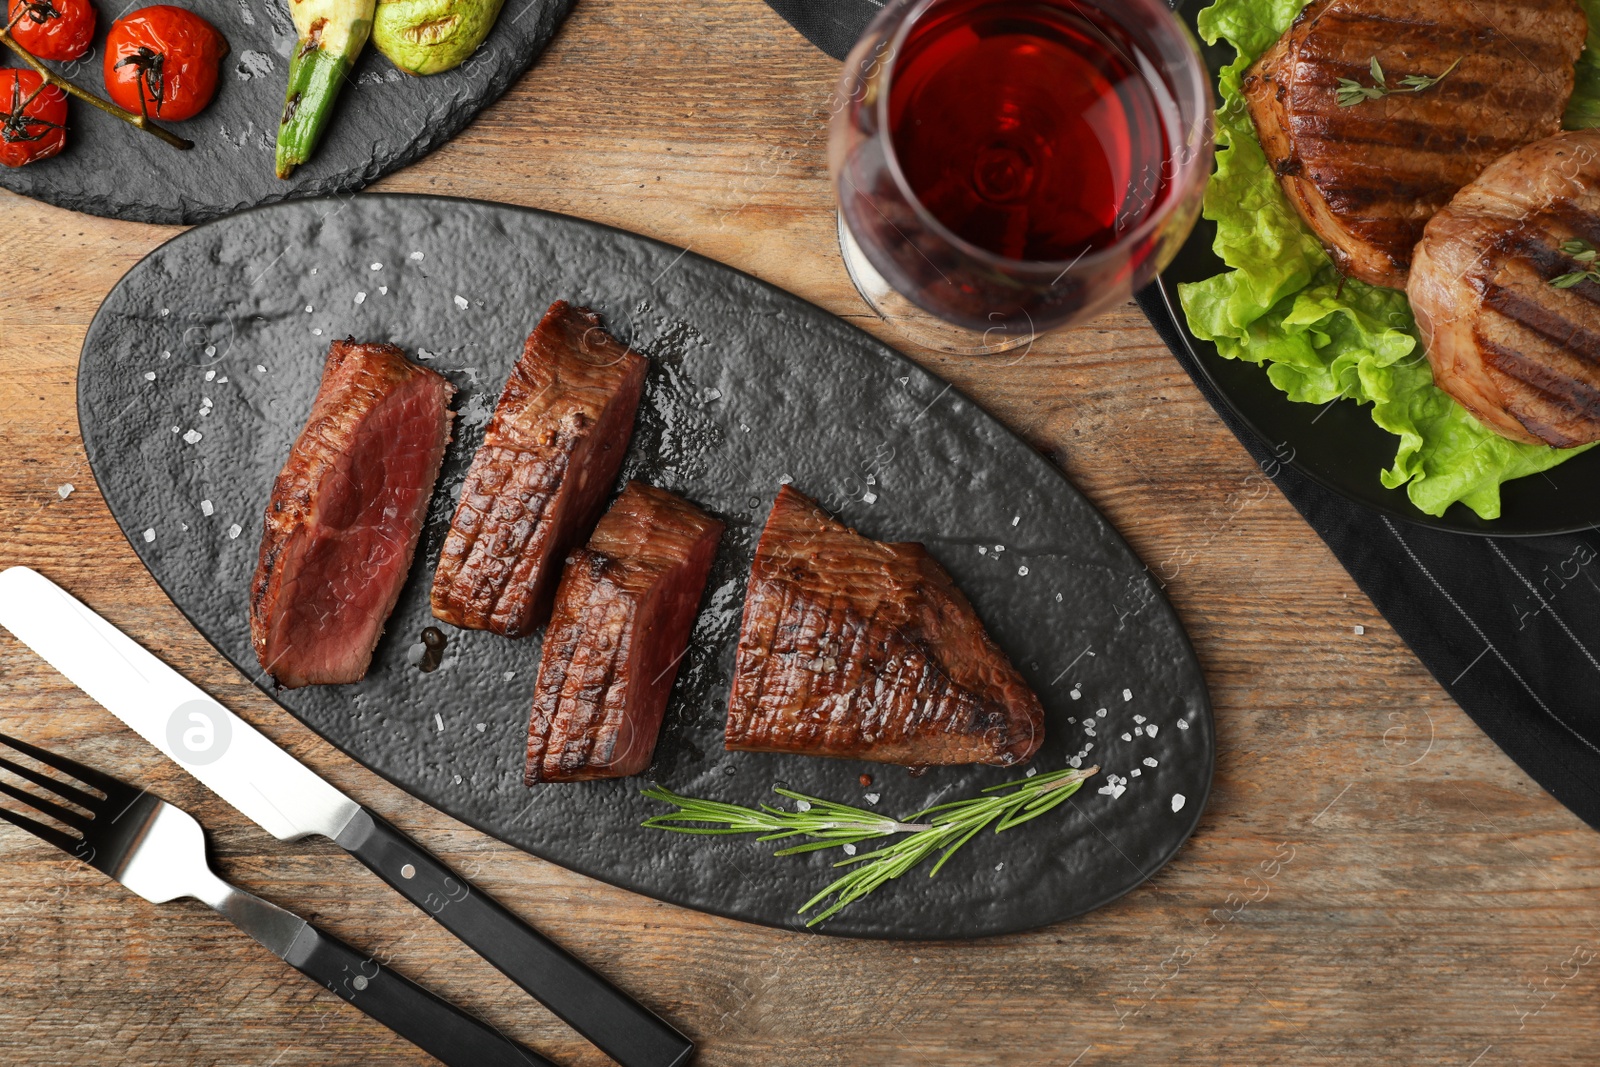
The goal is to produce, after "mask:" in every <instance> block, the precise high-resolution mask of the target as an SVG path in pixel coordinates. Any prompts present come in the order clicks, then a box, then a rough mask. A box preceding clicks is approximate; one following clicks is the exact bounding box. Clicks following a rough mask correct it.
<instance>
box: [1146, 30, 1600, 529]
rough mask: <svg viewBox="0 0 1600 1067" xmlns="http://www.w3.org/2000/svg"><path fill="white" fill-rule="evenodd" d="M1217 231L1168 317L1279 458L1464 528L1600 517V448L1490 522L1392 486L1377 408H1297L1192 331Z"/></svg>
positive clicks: (1541, 525)
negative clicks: (1194, 298)
mask: <svg viewBox="0 0 1600 1067" xmlns="http://www.w3.org/2000/svg"><path fill="white" fill-rule="evenodd" d="M1208 3H1210V0H1183V2H1182V3H1180V4H1178V5H1177V7H1178V12H1179V14H1180V15H1182V16H1183V18H1184V21H1185V22H1187V23H1188V25H1189V28H1190V29H1194V23H1195V16H1196V15H1197V14H1198V13H1199V11H1200V10H1201V9H1202V8H1204V7H1206V5H1207V4H1208ZM1198 36H1199V35H1198V33H1197V34H1196V38H1197V39H1198ZM1201 50H1202V52H1203V53H1204V55H1205V59H1206V66H1208V67H1209V68H1210V69H1211V72H1212V75H1213V77H1214V76H1215V75H1216V73H1217V71H1218V70H1220V69H1221V68H1222V67H1223V66H1224V65H1225V64H1227V63H1229V62H1231V61H1232V60H1233V49H1232V48H1231V47H1229V46H1228V45H1227V44H1216V45H1211V46H1205V45H1202V48H1201ZM1216 233H1217V228H1216V224H1215V223H1213V222H1211V221H1209V220H1206V219H1202V220H1201V221H1200V224H1199V225H1198V226H1196V227H1195V229H1194V232H1193V233H1192V234H1190V235H1189V240H1188V241H1187V242H1185V244H1184V246H1183V248H1182V249H1180V250H1179V252H1178V255H1177V258H1176V259H1175V260H1174V261H1173V263H1172V266H1170V267H1168V268H1167V270H1166V272H1165V273H1163V274H1162V275H1161V277H1160V278H1159V279H1157V285H1158V286H1159V287H1160V292H1161V295H1162V297H1163V300H1164V303H1165V305H1166V307H1165V312H1166V317H1168V318H1170V319H1171V321H1172V324H1173V326H1174V327H1175V328H1176V330H1177V332H1178V336H1179V337H1180V338H1182V339H1183V341H1184V343H1185V344H1186V345H1187V346H1188V348H1189V350H1190V352H1192V353H1193V354H1194V358H1195V363H1196V365H1198V366H1199V367H1200V370H1201V372H1202V373H1203V374H1205V376H1206V378H1207V379H1208V380H1209V381H1210V382H1211V384H1212V385H1213V386H1215V387H1216V390H1217V392H1218V393H1219V394H1220V395H1221V396H1222V399H1223V400H1224V401H1225V402H1226V403H1227V405H1228V407H1229V408H1231V409H1232V410H1233V413H1234V414H1235V415H1237V416H1238V417H1239V419H1240V420H1241V421H1243V422H1244V424H1245V425H1247V426H1249V427H1250V428H1251V429H1252V430H1254V431H1255V432H1256V433H1257V434H1258V435H1259V436H1260V437H1261V439H1262V440H1263V441H1266V442H1269V443H1270V444H1272V445H1273V446H1274V447H1275V449H1276V450H1277V451H1278V452H1279V454H1281V455H1290V456H1292V457H1293V458H1292V459H1290V460H1289V464H1290V465H1291V466H1293V467H1294V468H1295V469H1296V470H1298V471H1300V472H1302V473H1303V474H1305V475H1306V476H1307V477H1309V478H1311V479H1313V480H1315V481H1317V482H1319V483H1321V484H1322V485H1323V486H1326V487H1327V488H1328V489H1331V490H1333V491H1334V492H1335V493H1338V494H1339V495H1341V496H1343V497H1345V498H1346V499H1348V500H1353V501H1355V502H1356V503H1358V504H1364V505H1366V506H1367V507H1369V508H1372V509H1373V510H1374V511H1379V512H1382V513H1384V514H1386V515H1392V516H1394V517H1395V518H1399V519H1405V520H1406V521H1408V522H1414V523H1418V524H1420V525H1423V526H1431V527H1433V528H1435V529H1439V530H1449V531H1451V532H1454V533H1469V534H1485V535H1488V536H1492V537H1534V536H1539V535H1543V534H1557V533H1576V532H1577V531H1580V530H1588V529H1592V528H1593V527H1594V526H1595V525H1596V524H1597V523H1600V494H1596V493H1595V492H1594V491H1593V489H1592V487H1593V486H1594V485H1595V484H1596V483H1597V482H1600V449H1592V450H1591V451H1589V452H1586V453H1584V454H1583V455H1581V456H1577V457H1574V458H1573V459H1569V460H1567V461H1566V462H1565V463H1563V464H1561V465H1560V466H1559V467H1556V468H1555V469H1554V470H1550V471H1546V472H1545V473H1544V474H1542V475H1531V476H1529V477H1527V478H1518V479H1516V480H1514V481H1510V482H1507V483H1505V485H1504V486H1502V487H1501V490H1500V494H1501V505H1502V506H1501V513H1500V518H1498V519H1480V518H1478V516H1477V513H1476V512H1474V511H1472V509H1470V508H1468V507H1467V506H1466V505H1464V504H1455V505H1452V506H1451V507H1450V508H1449V509H1448V510H1447V511H1446V512H1445V513H1444V514H1443V515H1442V516H1434V515H1429V514H1427V513H1426V512H1424V511H1422V510H1421V509H1419V508H1418V507H1417V506H1416V505H1414V504H1412V503H1411V499H1410V497H1408V496H1406V493H1405V490H1404V489H1385V488H1384V487H1383V483H1382V482H1380V481H1379V480H1378V474H1379V472H1380V471H1383V470H1385V469H1387V468H1388V467H1390V466H1392V465H1393V463H1394V454H1395V450H1396V448H1397V447H1398V445H1399V438H1397V437H1395V436H1394V435H1393V434H1391V433H1389V432H1387V431H1385V430H1383V429H1380V428H1379V427H1378V424H1377V423H1375V422H1373V421H1372V410H1371V407H1370V406H1367V405H1359V404H1357V403H1356V402H1355V401H1353V400H1341V401H1338V402H1336V403H1334V404H1331V405H1327V406H1326V407H1323V406H1318V405H1315V404H1297V403H1295V402H1293V401H1291V400H1290V399H1289V398H1288V397H1287V396H1285V395H1284V394H1283V393H1282V392H1280V391H1279V390H1278V389H1277V387H1275V386H1274V385H1273V384H1272V383H1271V382H1270V381H1268V380H1267V374H1266V371H1265V369H1264V368H1262V367H1258V366H1256V365H1255V364H1253V363H1245V362H1243V361H1241V360H1236V359H1224V358H1222V357H1221V356H1219V355H1218V354H1217V348H1216V346H1215V345H1213V344H1212V343H1211V342H1209V341H1202V340H1200V339H1199V338H1197V337H1195V336H1194V334H1192V333H1190V332H1189V323H1188V320H1187V319H1186V318H1185V317H1184V314H1183V310H1182V308H1181V306H1180V305H1179V303H1178V292H1177V288H1176V287H1177V286H1178V285H1179V284H1181V283H1183V282H1197V281H1202V280H1204V279H1206V278H1209V277H1211V276H1212V275H1214V274H1220V273H1221V272H1222V271H1224V270H1227V269H1228V268H1227V265H1226V264H1224V263H1223V262H1222V260H1221V259H1220V258H1219V257H1218V256H1217V254H1216V253H1215V252H1213V251H1212V250H1211V245H1212V242H1213V241H1214V240H1215V238H1216Z"/></svg>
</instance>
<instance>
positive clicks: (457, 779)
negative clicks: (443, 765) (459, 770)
mask: <svg viewBox="0 0 1600 1067" xmlns="http://www.w3.org/2000/svg"><path fill="white" fill-rule="evenodd" d="M460 784H461V776H460V775H459V774H458V775H456V785H460Z"/></svg>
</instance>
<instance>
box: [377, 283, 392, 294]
mask: <svg viewBox="0 0 1600 1067" xmlns="http://www.w3.org/2000/svg"><path fill="white" fill-rule="evenodd" d="M378 295H379V296H388V295H389V287H388V286H387V285H380V286H378Z"/></svg>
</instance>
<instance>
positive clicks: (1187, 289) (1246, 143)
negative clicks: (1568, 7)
mask: <svg viewBox="0 0 1600 1067" xmlns="http://www.w3.org/2000/svg"><path fill="white" fill-rule="evenodd" d="M1582 3H1583V5H1584V8H1585V10H1586V11H1587V12H1588V13H1589V15H1590V19H1589V24H1590V26H1591V31H1590V39H1589V40H1590V45H1591V46H1592V47H1590V48H1588V49H1586V50H1585V51H1584V53H1583V55H1582V57H1581V58H1580V59H1579V62H1578V88H1577V91H1576V92H1575V93H1574V94H1573V98H1572V103H1571V105H1570V106H1569V107H1568V109H1567V124H1568V125H1569V126H1573V127H1575V126H1592V125H1600V38H1597V37H1596V35H1595V31H1594V30H1593V29H1592V27H1596V26H1600V0H1582ZM1304 6H1305V0H1216V2H1215V3H1213V4H1212V5H1211V6H1210V7H1208V8H1206V9H1205V10H1203V11H1201V12H1200V16H1199V28H1200V35H1201V36H1202V37H1203V38H1205V40H1206V41H1207V43H1210V44H1215V43H1216V42H1217V41H1219V40H1223V39H1226V40H1227V41H1228V42H1229V43H1230V44H1232V45H1233V46H1234V48H1235V49H1236V50H1237V51H1238V58H1237V59H1236V60H1235V61H1234V62H1233V63H1231V64H1229V65H1228V66H1227V67H1224V68H1223V70H1222V72H1221V75H1220V77H1219V79H1218V88H1219V97H1220V100H1219V104H1220V106H1219V107H1218V109H1217V163H1216V173H1215V174H1214V175H1213V176H1212V178H1211V184H1210V185H1209V186H1208V187H1207V189H1206V196H1205V216H1206V218H1208V219H1211V220H1213V221H1215V222H1216V224H1217V237H1216V243H1215V245H1214V248H1215V250H1216V253H1217V255H1218V256H1219V257H1221V259H1222V261H1223V262H1224V263H1226V264H1227V265H1228V266H1229V267H1231V268H1233V269H1232V270H1229V271H1225V272H1224V273H1222V274H1218V275H1216V276H1215V277H1212V278H1207V279H1206V280H1205V281H1202V282H1194V283H1190V284H1185V285H1180V286H1178V298H1179V301H1180V302H1181V303H1182V305H1183V311H1184V316H1185V317H1186V318H1187V319H1188V321H1189V330H1190V332H1192V333H1193V334H1194V335H1195V336H1196V337H1198V338H1201V339H1203V340H1207V341H1210V342H1212V343H1213V344H1215V345H1216V347H1217V351H1218V352H1219V353H1221V354H1222V355H1223V356H1225V357H1227V358H1229V359H1243V360H1247V361H1248V362H1251V363H1261V364H1266V373H1267V377H1268V378H1269V379H1270V380H1271V381H1272V384H1273V385H1275V386H1277V387H1278V388H1279V389H1281V390H1283V392H1284V393H1286V394H1287V395H1288V396H1289V399H1291V400H1296V401H1300V402H1303V403H1307V404H1328V403H1332V402H1333V401H1335V400H1338V399H1340V398H1346V399H1351V400H1354V401H1356V402H1357V403H1362V404H1371V405H1372V418H1373V421H1374V422H1376V423H1377V424H1378V425H1379V426H1381V427H1383V428H1384V429H1385V430H1387V431H1389V432H1390V433H1392V434H1394V435H1395V436H1396V437H1397V438H1398V442H1397V447H1396V450H1395V458H1394V465H1393V466H1392V467H1390V468H1389V469H1388V470H1386V471H1383V472H1381V473H1380V474H1379V477H1380V478H1381V479H1382V482H1383V484H1384V485H1385V486H1387V487H1388V488H1390V489H1397V488H1400V487H1401V486H1404V487H1405V490H1406V494H1407V495H1408V496H1409V497H1410V498H1411V502H1412V503H1413V504H1415V505H1416V506H1417V507H1418V508H1420V509H1421V510H1422V511H1424V512H1426V513H1427V514H1429V515H1442V514H1443V513H1444V511H1445V509H1447V508H1449V507H1450V505H1451V504H1454V503H1456V502H1457V501H1460V502H1461V503H1463V504H1465V505H1466V506H1467V507H1469V508H1471V509H1472V510H1473V511H1475V512H1477V513H1478V515H1479V516H1481V517H1482V518H1485V519H1495V518H1499V516H1500V486H1501V484H1502V483H1503V482H1507V481H1510V480H1511V479H1513V478H1521V477H1524V476H1525V475H1529V474H1535V473H1537V472H1539V471H1542V470H1548V469H1549V468H1551V467H1553V466H1555V465H1556V464H1558V463H1560V462H1562V461H1563V460H1565V459H1569V458H1570V457H1572V456H1574V455H1577V454H1578V453H1579V452H1582V451H1583V450H1584V449H1582V448H1574V449H1556V448H1551V447H1549V446H1547V445H1525V444H1520V443H1518V442H1515V441H1508V440H1506V439H1505V438H1503V437H1501V436H1500V435H1498V434H1496V433H1495V432H1494V431H1492V430H1490V429H1488V428H1487V427H1485V426H1483V424H1481V423H1480V422H1478V420H1477V419H1475V418H1473V417H1472V415H1471V414H1469V413H1468V412H1467V410H1466V409H1465V408H1463V407H1462V406H1461V405H1460V404H1457V403H1456V402H1455V401H1454V400H1452V399H1451V398H1450V397H1449V395H1447V394H1446V393H1445V392H1444V391H1443V390H1441V389H1440V388H1438V387H1437V386H1436V385H1434V384H1433V373H1432V371H1431V370H1430V369H1429V367H1428V361H1427V359H1426V358H1425V356H1424V355H1423V352H1422V346H1421V345H1420V343H1419V342H1418V340H1417V330H1416V320H1415V319H1414V318H1413V317H1412V314H1411V305H1410V304H1409V303H1408V302H1407V300H1406V295H1405V293H1403V292H1401V291H1399V290H1397V289H1381V288H1378V287H1376V286H1371V285H1367V284H1365V283H1364V282H1358V281H1355V280H1353V279H1341V278H1340V276H1339V274H1338V272H1337V271H1336V270H1335V269H1334V266H1333V263H1332V261H1331V260H1330V259H1329V258H1328V255H1327V253H1326V252H1324V251H1323V249H1322V246H1321V244H1319V243H1318V241H1317V239H1316V238H1315V237H1314V236H1312V234H1311V231H1310V229H1309V228H1308V227H1307V226H1306V224H1305V223H1304V222H1303V221H1301V219H1300V216H1299V215H1298V214H1297V213H1296V212H1295V210H1294V208H1293V207H1291V206H1290V205H1289V201H1288V199H1287V198H1286V197H1285V196H1284V195H1283V190H1282V189H1281V188H1280V187H1279V186H1278V182H1277V179H1276V178H1275V177H1274V175H1273V173H1272V169H1271V167H1270V166H1269V165H1268V164H1267V159H1266V155H1265V153H1264V152H1262V150H1261V143H1260V141H1259V140H1257V139H1256V132H1255V127H1254V126H1253V125H1252V123H1251V121H1250V116H1249V113H1248V112H1247V111H1246V109H1245V105H1244V97H1243V94H1242V92H1241V91H1240V85H1239V82H1240V79H1241V78H1242V77H1243V76H1244V72H1245V69H1246V68H1247V67H1249V65H1250V64H1251V63H1252V62H1253V61H1254V60H1255V58H1256V56H1258V55H1260V54H1261V53H1262V52H1264V51H1265V50H1266V49H1267V48H1269V47H1271V45H1272V44H1273V42H1275V41H1276V40H1277V39H1278V38H1279V37H1280V36H1281V35H1282V34H1283V32H1284V31H1285V30H1286V29H1288V28H1289V24H1290V22H1292V21H1293V20H1294V17H1295V15H1297V14H1298V13H1299V12H1300V9H1301V8H1302V7H1304Z"/></svg>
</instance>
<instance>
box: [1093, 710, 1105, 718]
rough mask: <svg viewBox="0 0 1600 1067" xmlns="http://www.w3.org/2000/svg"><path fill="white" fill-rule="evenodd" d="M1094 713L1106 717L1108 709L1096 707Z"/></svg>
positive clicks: (1099, 716)
mask: <svg viewBox="0 0 1600 1067" xmlns="http://www.w3.org/2000/svg"><path fill="white" fill-rule="evenodd" d="M1094 714H1095V717H1096V718H1099V719H1103V718H1105V717H1106V709H1105V708H1095V709H1094Z"/></svg>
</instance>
